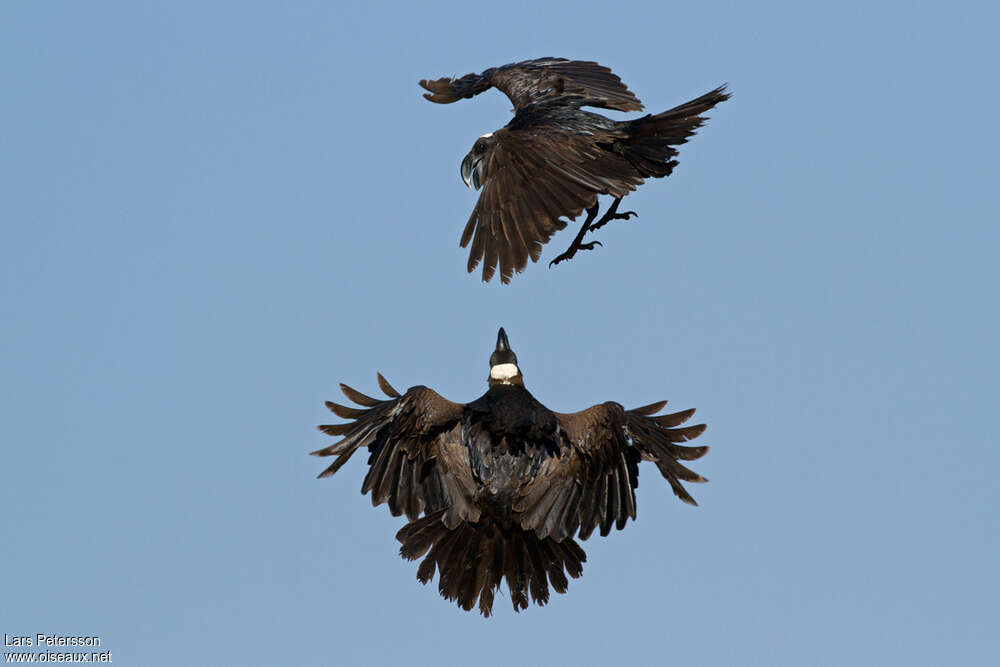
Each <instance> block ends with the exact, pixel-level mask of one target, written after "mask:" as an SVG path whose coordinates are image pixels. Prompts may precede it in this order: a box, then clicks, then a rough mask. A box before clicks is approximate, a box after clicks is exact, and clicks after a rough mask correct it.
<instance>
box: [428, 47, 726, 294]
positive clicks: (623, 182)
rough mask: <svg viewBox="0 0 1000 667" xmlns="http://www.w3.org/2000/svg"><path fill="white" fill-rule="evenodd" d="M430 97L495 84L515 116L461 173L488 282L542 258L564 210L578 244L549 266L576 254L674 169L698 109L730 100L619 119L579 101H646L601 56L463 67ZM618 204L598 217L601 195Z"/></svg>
mask: <svg viewBox="0 0 1000 667" xmlns="http://www.w3.org/2000/svg"><path fill="white" fill-rule="evenodd" d="M420 85H421V86H422V87H423V88H424V89H426V90H427V91H429V92H427V93H425V94H424V97H426V98H427V99H428V100H430V101H431V102H437V103H440V104H448V103H451V102H455V101H457V100H460V99H463V98H469V97H472V96H474V95H478V94H479V93H481V92H483V91H484V90H487V89H489V88H490V87H493V88H497V89H498V90H500V91H502V92H503V93H505V94H506V95H507V97H508V98H510V101H511V102H512V103H513V104H514V118H513V119H512V120H511V121H510V122H509V123H507V125H506V126H505V127H503V128H502V129H499V130H496V131H495V132H490V133H488V134H484V135H483V136H481V137H479V138H478V139H477V140H476V142H475V143H474V144H473V145H472V150H471V151H469V153H468V155H466V156H465V159H464V160H463V161H462V168H461V173H462V180H464V181H465V183H466V185H468V186H469V187H471V188H475V189H477V190H479V189H480V188H482V194H480V196H479V200H478V201H477V202H476V206H475V208H474V209H473V211H472V215H471V216H470V217H469V221H468V222H467V223H466V225H465V230H464V231H463V232H462V238H461V242H460V243H461V246H462V247H463V248H464V247H466V246H468V245H469V242H470V241H471V243H472V247H471V248H470V251H469V262H468V267H467V268H468V270H469V272H470V273H471V272H472V271H473V270H474V269H475V268H476V266H477V265H478V264H479V262H480V261H483V281H489V280H490V279H491V278H492V277H493V274H494V272H495V271H496V267H497V265H498V264H499V266H500V280H501V281H502V282H504V283H509V282H510V279H511V277H512V276H513V275H514V272H515V271H517V272H519V273H520V272H521V271H522V270H524V268H525V266H527V263H528V258H529V257H530V258H531V261H533V262H537V261H538V258H539V256H540V255H541V251H542V245H544V244H545V243H547V242H548V241H549V239H550V238H552V235H553V234H555V233H556V232H557V231H559V230H561V229H563V228H565V227H566V224H567V223H566V222H565V221H563V220H560V217H562V216H566V217H568V218H570V219H571V220H575V219H576V216H578V215H580V213H581V212H582V211H584V210H586V211H587V218H586V221H585V222H584V223H583V226H582V227H581V229H580V232H579V233H578V234H577V236H576V238H575V239H574V240H573V243H572V244H571V245H570V247H569V248H568V249H567V250H566V252H564V253H562V254H561V255H559V256H558V257H556V258H555V259H554V260H552V262H551V263H550V264H549V266H552V265H553V264H558V263H559V262H561V261H563V260H566V259H570V258H571V257H573V256H574V255H575V254H576V252H577V251H578V250H591V249H593V248H594V246H595V245H600V243H599V242H597V241H594V242H591V243H583V242H582V241H583V237H584V235H585V234H586V233H587V232H588V231H594V230H597V229H599V228H601V227H602V226H604V225H605V224H607V223H608V222H609V221H611V220H623V219H624V220H627V219H628V218H629V217H631V216H633V215H636V214H635V212H634V211H626V212H624V213H619V212H618V205H619V204H620V203H621V199H622V197H624V196H625V195H627V194H628V193H629V192H631V191H632V190H635V189H636V188H637V187H638V186H639V185H641V184H642V183H643V182H644V179H646V178H662V177H664V176H668V175H669V174H670V173H671V172H672V171H673V169H674V167H675V166H676V165H677V160H675V159H674V158H675V157H676V156H677V149H676V148H675V147H676V146H679V145H681V144H683V143H685V142H686V141H687V140H688V137H690V136H691V135H693V134H694V133H695V130H696V129H697V128H698V127H700V126H701V125H702V123H704V122H705V120H706V119H705V117H703V116H702V115H700V114H703V113H704V112H706V111H708V110H709V109H711V108H712V107H714V106H715V105H716V104H719V103H720V102H723V101H725V100H727V99H729V97H730V95H729V93H727V92H726V90H725V89H726V87H725V85H723V86H720V87H718V88H716V89H715V90H712V91H710V92H708V93H706V94H704V95H702V96H701V97H698V98H696V99H693V100H691V101H690V102H686V103H684V104H681V105H680V106H677V107H674V108H673V109H670V110H668V111H664V112H663V113H659V114H655V115H653V114H647V115H646V116H643V117H642V118H637V119H634V120H626V121H616V120H612V119H610V118H607V117H605V116H602V115H600V114H597V113H593V112H590V111H584V110H583V109H582V107H586V106H590V107H597V108H601V109H616V110H619V111H638V110H641V109H642V108H643V106H642V103H641V102H640V101H639V99H638V98H636V96H635V95H634V94H633V93H632V91H630V90H629V89H628V88H627V87H626V86H625V84H623V83H622V82H621V79H620V78H618V76H616V75H615V74H613V73H612V72H611V70H609V69H608V68H606V67H603V66H601V65H598V64H597V63H595V62H584V61H577V60H566V59H564V58H538V59H535V60H525V61H523V62H519V63H511V64H509V65H504V66H502V67H493V68H490V69H487V70H486V71H484V72H483V73H481V74H466V75H465V76H463V77H461V78H457V79H452V78H447V77H445V78H441V79H436V80H434V81H429V80H427V79H423V80H421V81H420ZM602 194H603V195H610V196H612V197H614V201H613V202H612V204H611V206H610V207H609V208H608V209H607V211H606V212H605V214H604V216H603V217H602V218H601V219H600V220H597V221H596V222H595V218H596V217H597V213H598V211H599V206H598V203H597V196H598V195H602Z"/></svg>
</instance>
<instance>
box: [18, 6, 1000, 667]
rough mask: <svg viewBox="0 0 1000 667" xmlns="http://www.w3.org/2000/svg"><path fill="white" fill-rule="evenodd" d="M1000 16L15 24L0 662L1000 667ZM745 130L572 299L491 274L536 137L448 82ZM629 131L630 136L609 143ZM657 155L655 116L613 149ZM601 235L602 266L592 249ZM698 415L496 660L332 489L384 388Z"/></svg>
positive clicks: (534, 276) (604, 12)
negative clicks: (589, 84)
mask: <svg viewBox="0 0 1000 667" xmlns="http://www.w3.org/2000/svg"><path fill="white" fill-rule="evenodd" d="M998 21H1000V11H998V10H997V6H996V4H995V3H985V2H983V3H965V4H962V3H959V4H957V5H953V4H947V3H911V2H905V3H904V2H899V3H853V2H846V3H845V2H838V3H828V4H826V5H825V7H817V6H814V5H812V4H811V3H806V4H803V3H799V2H787V3H763V4H761V3H753V4H752V5H751V3H735V2H734V3H719V2H713V3H710V2H703V3H690V2H685V3H674V2H655V3H654V2H649V3H639V4H634V5H628V6H625V5H622V6H620V7H618V8H616V6H615V4H614V3H608V2H572V3H521V2H494V3H485V2H463V3H453V4H426V3H413V4H412V5H407V6H403V4H402V3H399V4H395V3H393V4H386V5H381V4H376V3H370V2H365V3H358V4H348V3H336V2H299V3H287V4H282V3H268V4H262V3H247V2H230V3H201V2H198V3H195V2H169V3H165V2H164V3H147V2H96V3H72V2H63V3H56V2H6V3H3V4H2V5H0V81H2V88H3V93H2V99H3V102H2V104H0V118H2V120H3V131H2V133H0V156H2V157H0V192H2V194H0V220H2V225H3V241H2V243H0V271H2V276H3V279H2V284H0V290H2V291H0V322H2V325H0V326H2V348H0V349H2V352H0V389H2V397H0V398H2V400H0V411H2V415H0V417H2V418H0V442H2V444H0V447H2V460H0V466H2V484H0V497H2V503H3V524H4V531H3V532H4V545H3V547H2V549H0V559H2V579H3V582H2V584H0V591H2V592H0V631H3V632H5V633H7V634H10V635H14V634H34V633H39V632H42V633H49V634H52V633H57V634H74V635H76V634H88V635H99V636H100V637H101V639H102V641H103V646H104V648H106V649H110V650H112V651H113V655H114V659H115V663H116V664H124V665H140V664H141V665H180V664H204V665H226V664H256V665H277V664H298V665H314V664H315V665H359V664H366V665H399V664H406V665H414V666H418V665H447V664H459V663H472V664H481V665H514V664H546V665H566V666H569V665H574V666H576V665H608V664H631V665H693V666H701V665H705V666H709V665H712V666H715V665H737V664H740V665H769V666H771V665H795V666H800V665H899V666H907V667H913V666H918V665H944V664H962V665H986V664H995V662H994V661H995V660H996V656H997V651H998V645H997V639H996V637H997V634H996V633H997V599H998V596H1000V575H998V565H997V564H998V563H1000V526H998V510H1000V491H998V484H997V471H998V469H1000V453H998V442H997V436H996V418H997V387H996V382H997V377H998V374H1000V364H998V355H997V340H998V337H1000V315H998V305H997V304H998V298H997V293H996V292H997V287H998V278H1000V269H998V258H997V255H998V249H1000V230H998V220H1000V205H998V197H997V187H998V186H997V180H998V179H997V176H998V169H997V159H998V155H1000V140H998V132H997V118H998V116H1000V96H998V86H997V65H998V62H1000V58H998V51H1000V48H998V46H997V35H996V26H997V24H998ZM547 55H552V56H563V57H570V58H580V59H592V60H597V61H599V62H600V63H602V64H604V65H608V66H610V67H611V68H612V69H613V70H614V71H615V72H616V73H617V74H619V75H621V76H622V78H623V79H624V81H625V82H626V83H627V84H628V85H629V86H630V88H631V89H632V90H633V91H635V93H636V94H637V95H638V96H639V97H640V98H641V99H642V100H643V102H645V103H646V106H647V108H648V110H649V111H653V112H657V111H661V110H664V109H666V108H669V107H671V106H674V105H676V104H678V103H681V102H684V101H686V100H688V99H690V98H692V97H695V96H697V95H699V94H701V93H703V92H705V91H707V90H710V89H711V88H713V87H715V86H717V85H718V84H720V83H723V82H728V83H729V85H730V88H731V90H732V92H733V99H732V100H730V101H729V102H727V103H725V104H723V105H721V106H720V107H719V108H718V109H717V110H715V111H714V112H713V113H712V114H711V121H710V122H709V123H708V124H707V126H706V127H705V128H704V129H703V130H702V131H701V133H700V134H699V135H698V136H697V137H695V138H694V139H693V140H692V141H691V142H690V143H689V144H688V145H687V146H685V147H684V148H683V149H682V151H681V156H680V166H679V167H678V169H677V170H676V172H675V173H674V175H673V176H671V177H670V178H668V179H665V180H657V181H652V182H649V183H647V184H646V185H645V186H643V187H642V188H641V189H640V190H639V191H638V192H636V193H635V194H633V195H631V196H629V197H628V199H627V200H626V201H625V202H624V204H625V206H623V208H630V209H635V210H636V211H637V212H638V213H639V218H638V219H637V220H632V221H630V222H628V223H623V222H617V223H613V224H611V225H609V226H608V227H606V228H605V229H604V230H602V231H601V232H599V234H598V236H597V238H599V240H601V241H603V242H604V247H603V248H599V249H597V250H596V251H595V252H591V253H584V254H581V255H579V256H578V257H577V258H576V259H574V260H573V261H572V262H569V263H567V264H564V265H561V266H559V267H556V268H555V269H552V270H549V269H548V268H547V267H546V264H547V263H548V261H549V260H550V259H551V258H552V257H554V256H555V255H556V254H558V253H559V252H561V251H562V250H564V249H565V247H566V246H567V245H568V244H569V242H570V240H571V239H572V236H573V232H572V231H566V232H563V233H561V234H559V235H557V236H556V237H555V239H554V240H553V241H552V242H551V243H550V244H549V245H548V246H546V248H545V252H544V253H543V257H542V260H543V262H542V263H539V264H537V265H531V266H529V268H528V270H527V271H526V272H525V273H523V274H521V275H519V276H517V277H516V278H515V280H514V282H513V284H511V285H510V286H501V285H500V284H499V283H497V282H494V283H490V284H485V285H484V284H482V283H481V282H480V280H479V279H478V276H476V275H473V276H470V275H468V274H466V272H465V262H466V257H467V253H466V251H465V250H463V249H461V248H459V247H458V238H459V235H460V233H461V230H462V227H463V225H464V224H465V221H466V219H467V217H468V214H469V212H470V210H471V208H472V206H473V203H474V201H475V196H476V195H475V194H474V193H473V192H471V191H469V190H467V189H466V188H465V186H464V185H463V183H462V182H461V180H460V178H459V163H460V161H461V159H462V157H463V156H464V155H465V153H466V152H467V151H468V150H469V148H470V147H471V145H472V142H473V141H474V140H475V138H476V137H477V136H479V135H480V134H483V133H485V132H488V131H492V130H494V129H496V128H498V127H501V126H502V125H503V124H505V123H506V122H507V121H508V120H509V118H510V114H509V113H508V109H509V108H510V103H509V102H508V100H507V99H506V98H504V97H503V96H502V95H501V94H499V93H497V92H495V91H494V92H490V93H488V94H484V95H481V96H479V97H478V98H476V99H475V100H473V101H466V102H463V103H461V104H454V105H450V106H439V105H433V104H430V103H428V102H426V101H424V100H423V98H422V97H421V90H420V89H419V88H418V87H417V81H418V80H419V79H420V78H423V77H434V78H436V77H439V76H445V75H462V74H465V73H467V72H470V71H477V72H478V71H481V70H482V69H485V68H486V67H489V66H494V65H501V64H504V63H507V62H511V61H515V60H521V59H525V58H531V57H538V56H547ZM610 113H612V114H615V112H610ZM615 115H616V117H626V115H624V114H615ZM574 228H575V226H574ZM501 325H502V326H504V327H506V328H507V331H508V333H509V334H510V339H511V343H512V345H513V347H514V349H515V350H516V352H517V354H518V357H519V359H520V362H521V366H522V369H523V370H524V372H525V376H526V380H527V383H528V387H529V388H530V389H531V390H532V392H533V393H534V394H535V396H536V397H537V398H538V399H539V400H541V401H542V402H543V403H545V404H546V405H548V406H549V407H550V408H553V409H555V410H560V411H575V410H579V409H582V408H585V407H587V406H589V405H591V404H593V403H596V402H601V401H604V400H616V401H619V402H621V403H623V404H625V405H626V406H631V407H634V406H637V405H642V404H645V403H648V402H651V401H654V400H657V399H662V398H666V399H669V400H670V402H671V407H674V408H676V409H683V408H688V407H696V408H698V415H697V416H696V418H700V421H705V422H706V423H708V425H709V428H708V431H707V432H706V434H705V435H704V436H702V438H701V440H700V441H699V442H700V443H701V442H703V443H704V444H709V445H711V446H712V451H711V452H710V454H709V455H708V456H707V457H705V458H704V459H702V460H701V461H698V462H697V464H696V465H694V466H693V467H694V468H695V470H697V471H698V472H700V473H702V474H704V475H705V476H707V477H708V478H709V479H710V480H711V482H710V483H709V484H706V485H700V486H695V487H694V488H693V492H694V495H695V496H696V498H697V499H698V500H699V502H700V507H697V508H693V507H688V506H686V505H683V504H682V503H680V502H679V501H677V500H676V499H675V498H674V497H673V496H672V494H671V492H670V490H669V487H668V486H667V484H666V483H665V482H664V481H663V480H662V479H661V478H660V477H659V475H658V474H657V473H656V471H655V469H653V468H652V467H651V466H649V465H648V464H647V465H646V466H645V467H644V468H643V469H642V473H641V475H640V485H639V489H638V499H639V511H638V514H639V517H638V521H637V522H635V523H630V524H629V525H628V527H627V528H626V529H625V530H624V531H622V532H615V533H614V534H613V535H611V536H610V537H608V538H606V539H600V538H591V540H589V541H588V542H586V543H584V544H583V546H584V547H585V548H586V550H587V554H588V562H587V564H586V567H585V572H584V576H583V578H582V579H579V580H575V581H572V582H571V585H570V591H569V593H568V594H567V595H555V596H554V597H553V599H552V601H551V603H550V604H549V605H548V606H547V607H545V608H537V607H532V608H531V609H529V610H528V611H527V612H525V613H521V614H514V613H513V611H512V610H511V608H510V601H509V598H508V596H507V595H506V593H505V594H504V595H503V596H502V597H499V598H498V600H497V605H496V611H497V613H496V615H495V617H494V618H491V619H489V620H484V619H482V618H481V617H479V616H478V615H475V614H470V613H466V612H463V611H461V610H460V609H458V608H457V607H455V606H454V605H453V604H451V603H449V602H447V601H445V600H443V599H441V598H440V597H439V596H438V594H437V591H436V587H435V586H434V585H432V586H428V587H424V586H421V585H420V584H419V583H418V582H417V581H416V578H415V575H416V565H415V564H413V563H408V562H404V561H402V560H401V559H400V558H399V556H398V555H397V547H398V545H397V543H396V541H395V539H394V534H395V532H396V530H397V529H398V528H399V527H400V526H401V525H402V520H401V519H397V518H393V517H391V516H389V513H388V511H387V509H386V508H385V507H380V508H377V509H373V508H372V507H371V506H370V502H369V499H368V498H367V497H363V496H361V495H360V494H359V490H360V487H361V480H362V478H363V476H364V472H365V470H364V469H365V466H364V460H365V459H364V457H363V456H359V457H356V458H355V459H354V460H352V461H351V462H350V464H349V465H348V466H346V467H345V468H344V469H343V470H342V471H341V472H340V473H338V474H337V475H336V476H335V477H334V478H332V479H325V480H316V479H315V475H316V474H317V473H319V472H320V471H321V470H322V468H323V465H324V464H323V462H322V461H320V460H317V459H315V458H312V457H309V456H307V452H309V451H311V450H313V449H317V448H319V447H321V446H323V445H325V444H327V443H328V442H330V439H329V438H328V437H327V436H324V435H322V434H321V433H319V432H318V431H316V430H315V425H316V424H319V423H330V422H331V421H337V419H336V418H335V417H333V416H332V415H331V414H330V413H328V412H327V411H326V410H325V408H324V407H323V401H324V400H326V399H336V398H337V397H338V396H339V391H338V388H337V383H338V382H341V381H344V382H347V383H349V384H351V385H352V386H355V387H356V388H358V389H360V390H362V391H367V392H369V393H374V392H375V391H376V385H375V372H376V371H382V372H383V373H384V374H385V375H386V376H387V377H388V378H389V380H390V381H391V382H393V383H394V384H395V385H396V386H397V387H398V388H400V389H403V388H406V387H409V386H412V385H414V384H426V385H428V386H431V387H434V388H435V389H437V390H438V391H439V392H441V393H442V394H443V395H444V396H446V397H448V398H450V399H452V400H456V401H469V400H472V399H474V398H476V397H477V396H479V395H480V394H481V393H482V392H483V391H484V389H485V387H486V376H487V369H488V364H487V361H488V358H489V354H490V352H491V350H492V347H493V345H494V342H495V340H496V338H495V336H496V330H497V327H498V326H501Z"/></svg>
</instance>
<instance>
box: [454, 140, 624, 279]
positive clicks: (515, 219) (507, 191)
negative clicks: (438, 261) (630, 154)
mask: <svg viewBox="0 0 1000 667" xmlns="http://www.w3.org/2000/svg"><path fill="white" fill-rule="evenodd" d="M546 130H547V131H546V132H531V131H521V130H508V129H502V130H497V132H496V133H495V136H496V139H497V141H496V144H495V145H494V146H493V147H492V148H491V149H490V150H489V152H488V153H486V154H485V155H484V157H483V166H482V182H483V190H482V192H481V193H480V195H479V199H478V200H477V201H476V205H475V207H474V208H473V210H472V215H470V216H469V220H468V222H467V223H466V225H465V230H464V231H463V232H462V238H461V240H460V245H461V246H462V247H463V248H464V247H466V246H468V245H469V243H470V241H471V243H472V245H471V248H470V250H469V261H468V265H467V269H468V271H469V272H470V273H471V272H472V271H473V270H474V269H475V268H476V266H478V264H479V262H480V261H483V280H484V281H489V280H490V279H491V278H492V277H493V274H494V272H495V271H496V267H497V265H498V264H499V266H500V279H501V280H502V281H503V282H504V283H508V282H510V279H511V277H512V276H513V274H514V271H518V272H520V271H522V270H524V267H525V266H527V263H528V258H529V257H530V258H531V261H533V262H537V261H538V258H539V257H540V256H541V252H542V245H544V244H545V243H547V242H548V241H549V239H550V238H552V235H553V234H555V233H556V232H557V231H559V230H561V229H564V228H565V227H566V222H565V221H563V220H560V219H559V218H560V217H563V216H565V217H568V218H570V219H575V218H576V216H578V215H580V213H581V212H582V211H583V210H584V209H585V208H590V207H592V206H594V205H595V204H596V203H597V195H599V194H608V195H612V196H614V197H624V196H625V195H626V194H628V193H629V192H630V191H631V190H634V189H635V188H636V187H637V186H638V185H640V184H641V183H642V182H643V178H642V176H641V175H640V174H639V173H638V172H637V171H636V170H635V169H633V168H632V167H631V165H630V164H629V162H628V161H627V160H625V159H622V157H621V156H619V155H617V154H616V153H613V152H611V151H608V150H605V149H604V148H602V147H601V146H599V145H598V143H605V144H608V143H611V142H613V141H614V140H615V139H616V138H618V136H617V134H616V133H615V132H613V131H611V130H607V131H601V130H595V131H593V132H590V133H589V134H580V133H574V132H570V131H567V130H561V129H559V128H554V127H547V128H546Z"/></svg>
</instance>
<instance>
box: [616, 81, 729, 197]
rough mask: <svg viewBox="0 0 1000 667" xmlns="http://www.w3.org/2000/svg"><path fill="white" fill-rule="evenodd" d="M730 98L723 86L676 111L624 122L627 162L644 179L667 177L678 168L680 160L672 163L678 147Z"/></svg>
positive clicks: (677, 107)
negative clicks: (712, 112) (717, 107)
mask: <svg viewBox="0 0 1000 667" xmlns="http://www.w3.org/2000/svg"><path fill="white" fill-rule="evenodd" d="M730 96H731V95H730V93H727V92H726V87H725V86H724V85H723V86H719V87H718V88H716V89H715V90H712V91H710V92H708V93H705V94H704V95H702V96H701V97H697V98H695V99H693V100H691V101H690V102H685V103H684V104H681V105H679V106H676V107H674V108H673V109H668V110H667V111H664V112H662V113H658V114H655V115H652V114H650V115H647V116H643V117H642V118H637V119H635V120H630V121H624V122H622V123H621V126H622V127H623V128H624V129H625V130H626V131H627V132H628V133H629V139H628V140H627V142H626V144H625V149H624V155H625V158H626V159H628V161H629V162H631V163H632V166H634V167H635V168H636V170H638V172H639V173H640V174H642V175H643V176H644V177H647V178H648V177H654V178H661V177H663V176H668V175H669V174H670V172H672V171H673V170H674V167H676V166H677V160H674V159H673V158H674V157H676V156H677V149H676V148H675V146H680V145H681V144H684V143H686V142H687V140H688V138H689V137H691V135H693V134H694V133H695V131H696V130H697V129H698V128H699V127H701V126H702V125H703V124H704V123H705V121H706V120H708V119H707V118H706V117H704V116H702V115H701V114H703V113H705V112H706V111H708V110H709V109H711V108H712V107H714V106H715V105H716V104H719V103H721V102H725V101H726V100H728V99H729V98H730Z"/></svg>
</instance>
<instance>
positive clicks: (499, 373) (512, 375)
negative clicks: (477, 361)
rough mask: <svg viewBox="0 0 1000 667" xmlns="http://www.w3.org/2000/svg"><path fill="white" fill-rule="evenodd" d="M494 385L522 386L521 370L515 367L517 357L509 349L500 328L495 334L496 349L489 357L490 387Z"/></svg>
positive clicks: (503, 332) (504, 333) (508, 344)
mask: <svg viewBox="0 0 1000 667" xmlns="http://www.w3.org/2000/svg"><path fill="white" fill-rule="evenodd" d="M494 384H518V385H521V386H524V378H523V377H522V375H521V369H520V368H518V366H517V355H516V354H514V350H512V349H510V342H509V341H508V340H507V332H506V331H504V330H503V327H500V331H499V333H497V347H496V349H495V350H494V351H493V354H491V355H490V386H493V385H494Z"/></svg>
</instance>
